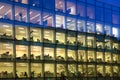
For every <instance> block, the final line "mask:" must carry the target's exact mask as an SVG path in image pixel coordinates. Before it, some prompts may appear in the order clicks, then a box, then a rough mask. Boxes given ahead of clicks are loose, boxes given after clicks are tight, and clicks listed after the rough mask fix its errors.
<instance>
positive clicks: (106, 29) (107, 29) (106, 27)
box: [104, 25, 111, 35]
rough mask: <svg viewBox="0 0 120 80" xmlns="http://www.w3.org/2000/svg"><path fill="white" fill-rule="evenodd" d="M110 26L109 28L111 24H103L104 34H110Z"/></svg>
mask: <svg viewBox="0 0 120 80" xmlns="http://www.w3.org/2000/svg"><path fill="white" fill-rule="evenodd" d="M110 28H111V26H109V25H105V26H104V31H105V34H106V35H111V34H110V31H111V29H110Z"/></svg>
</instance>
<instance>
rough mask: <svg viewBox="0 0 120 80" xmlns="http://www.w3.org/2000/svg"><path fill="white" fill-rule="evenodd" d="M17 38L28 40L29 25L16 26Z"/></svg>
mask: <svg viewBox="0 0 120 80" xmlns="http://www.w3.org/2000/svg"><path fill="white" fill-rule="evenodd" d="M15 33H16V39H17V40H24V41H26V40H28V30H27V27H21V26H18V25H17V26H16V27H15Z"/></svg>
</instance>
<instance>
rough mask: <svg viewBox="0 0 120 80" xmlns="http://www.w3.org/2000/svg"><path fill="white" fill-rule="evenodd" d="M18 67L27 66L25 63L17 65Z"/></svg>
mask: <svg viewBox="0 0 120 80" xmlns="http://www.w3.org/2000/svg"><path fill="white" fill-rule="evenodd" d="M19 65H20V66H27V65H26V64H25V63H19Z"/></svg>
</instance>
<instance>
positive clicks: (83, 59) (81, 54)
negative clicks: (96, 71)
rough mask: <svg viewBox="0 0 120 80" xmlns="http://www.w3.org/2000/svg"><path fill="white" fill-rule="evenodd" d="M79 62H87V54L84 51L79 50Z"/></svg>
mask: <svg viewBox="0 0 120 80" xmlns="http://www.w3.org/2000/svg"><path fill="white" fill-rule="evenodd" d="M77 57H78V61H81V62H86V53H85V51H84V50H78V56H77Z"/></svg>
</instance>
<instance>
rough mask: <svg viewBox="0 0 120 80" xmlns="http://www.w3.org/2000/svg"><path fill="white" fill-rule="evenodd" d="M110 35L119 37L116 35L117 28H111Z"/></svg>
mask: <svg viewBox="0 0 120 80" xmlns="http://www.w3.org/2000/svg"><path fill="white" fill-rule="evenodd" d="M112 34H113V36H114V37H118V35H119V34H118V28H116V27H113V28H112Z"/></svg>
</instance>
